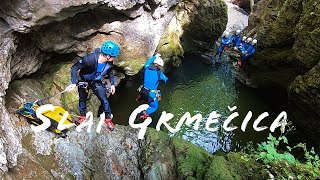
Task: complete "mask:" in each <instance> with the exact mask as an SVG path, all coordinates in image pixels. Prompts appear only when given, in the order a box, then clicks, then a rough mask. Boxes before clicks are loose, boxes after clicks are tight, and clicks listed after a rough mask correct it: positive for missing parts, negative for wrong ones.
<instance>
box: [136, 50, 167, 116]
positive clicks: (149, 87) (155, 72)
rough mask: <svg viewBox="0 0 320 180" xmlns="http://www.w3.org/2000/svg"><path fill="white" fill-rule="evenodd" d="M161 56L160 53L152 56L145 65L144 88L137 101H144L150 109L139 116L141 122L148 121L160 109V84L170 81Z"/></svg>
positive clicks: (140, 89)
mask: <svg viewBox="0 0 320 180" xmlns="http://www.w3.org/2000/svg"><path fill="white" fill-rule="evenodd" d="M160 56H161V55H160V54H159V53H158V54H156V55H155V56H152V57H151V58H149V59H148V60H147V62H146V63H145V65H144V70H145V71H144V81H143V86H141V87H140V88H139V91H140V92H139V97H138V98H137V99H136V100H137V101H141V100H143V101H145V102H146V103H148V104H149V106H150V107H149V108H148V109H147V110H145V111H141V112H140V113H139V114H138V115H137V117H138V118H139V119H140V120H145V119H147V118H148V117H149V116H150V114H152V113H154V112H155V111H156V110H157V109H158V104H159V100H160V99H161V93H160V90H158V85H159V82H160V81H164V82H165V83H166V82H167V80H168V78H167V77H166V75H164V74H163V72H162V67H163V65H164V62H163V60H162V59H161V57H160Z"/></svg>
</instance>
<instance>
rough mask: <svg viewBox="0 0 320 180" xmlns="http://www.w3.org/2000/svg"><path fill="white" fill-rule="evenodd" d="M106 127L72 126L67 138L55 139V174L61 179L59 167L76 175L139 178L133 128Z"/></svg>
mask: <svg viewBox="0 0 320 180" xmlns="http://www.w3.org/2000/svg"><path fill="white" fill-rule="evenodd" d="M96 124H97V122H96ZM93 128H96V125H94V126H93ZM106 128H107V127H106V126H103V127H102V130H101V132H100V133H97V132H95V129H92V131H91V132H90V133H88V132H87V131H86V129H84V130H82V132H81V133H78V132H77V131H75V130H73V131H72V132H70V133H69V134H68V137H67V138H65V139H61V138H60V139H55V140H54V145H55V146H54V152H55V157H56V159H57V160H58V162H59V164H60V165H61V167H60V168H59V170H60V171H58V172H59V174H60V176H58V177H56V178H62V179H64V178H63V176H61V174H63V173H61V171H62V172H65V174H67V173H70V174H72V175H73V176H74V177H75V178H76V179H141V176H142V175H141V172H140V170H139V166H138V161H139V160H138V158H139V155H140V149H139V143H138V139H137V138H136V133H137V132H136V131H134V129H132V128H129V127H124V126H116V127H115V128H116V129H115V130H114V131H113V132H112V133H111V132H108V130H106Z"/></svg>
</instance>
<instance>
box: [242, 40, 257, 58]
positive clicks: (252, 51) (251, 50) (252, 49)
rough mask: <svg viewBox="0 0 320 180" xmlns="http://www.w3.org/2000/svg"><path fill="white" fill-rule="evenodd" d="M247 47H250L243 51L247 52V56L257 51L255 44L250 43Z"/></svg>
mask: <svg viewBox="0 0 320 180" xmlns="http://www.w3.org/2000/svg"><path fill="white" fill-rule="evenodd" d="M247 44H248V43H247ZM247 47H248V48H247V49H246V50H245V51H243V52H245V53H246V56H250V55H252V54H254V53H255V52H256V48H255V47H254V46H253V45H251V44H248V46H247Z"/></svg>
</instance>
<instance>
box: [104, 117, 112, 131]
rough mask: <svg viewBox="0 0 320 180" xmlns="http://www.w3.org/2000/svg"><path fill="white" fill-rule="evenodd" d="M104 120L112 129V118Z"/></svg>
mask: <svg viewBox="0 0 320 180" xmlns="http://www.w3.org/2000/svg"><path fill="white" fill-rule="evenodd" d="M104 122H105V123H106V124H107V126H108V128H109V129H110V131H113V130H114V124H113V122H112V118H109V119H105V120H104Z"/></svg>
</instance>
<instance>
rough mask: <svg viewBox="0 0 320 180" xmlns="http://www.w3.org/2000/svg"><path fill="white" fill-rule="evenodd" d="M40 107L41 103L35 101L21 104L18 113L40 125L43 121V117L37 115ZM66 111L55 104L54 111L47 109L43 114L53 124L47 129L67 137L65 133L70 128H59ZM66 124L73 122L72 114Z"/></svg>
mask: <svg viewBox="0 0 320 180" xmlns="http://www.w3.org/2000/svg"><path fill="white" fill-rule="evenodd" d="M38 108H39V105H38V104H37V103H34V102H28V103H25V104H21V105H20V107H19V109H18V110H17V111H16V113H17V114H18V115H21V116H23V117H25V118H26V119H27V122H28V123H30V124H33V125H35V126H39V125H41V124H42V123H43V121H42V120H41V119H39V118H38V117H37V115H36V110H37V109H38ZM65 112H66V110H65V109H63V108H62V107H61V106H54V111H50V110H48V111H45V112H43V113H42V114H43V115H44V116H45V117H47V118H49V119H50V122H51V125H50V127H49V128H48V129H47V130H48V131H50V132H54V133H56V134H58V135H62V137H66V135H65V133H66V132H67V131H68V128H66V129H64V130H62V131H60V130H58V129H57V128H58V124H59V122H60V120H61V118H62V116H63V114H64V113H65ZM63 124H65V125H68V124H73V122H72V118H71V116H70V114H69V115H68V117H67V119H66V120H65V121H64V123H63Z"/></svg>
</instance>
